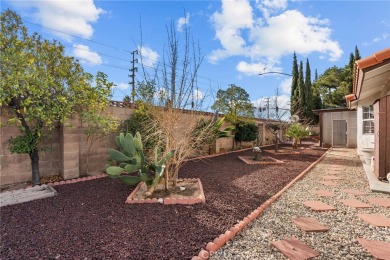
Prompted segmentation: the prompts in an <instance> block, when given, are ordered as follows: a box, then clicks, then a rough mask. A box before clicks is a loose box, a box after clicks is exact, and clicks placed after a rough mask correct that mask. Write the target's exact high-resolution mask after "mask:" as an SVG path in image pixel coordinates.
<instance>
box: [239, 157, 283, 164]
mask: <svg viewBox="0 0 390 260" xmlns="http://www.w3.org/2000/svg"><path fill="white" fill-rule="evenodd" d="M245 157H250V156H238V159H240V160H241V161H243V162H244V163H246V164H281V163H284V161H281V160H278V159H275V158H272V157H271V156H264V157H265V158H268V159H270V160H271V161H272V162H262V161H254V160H252V161H251V160H248V159H247V158H245Z"/></svg>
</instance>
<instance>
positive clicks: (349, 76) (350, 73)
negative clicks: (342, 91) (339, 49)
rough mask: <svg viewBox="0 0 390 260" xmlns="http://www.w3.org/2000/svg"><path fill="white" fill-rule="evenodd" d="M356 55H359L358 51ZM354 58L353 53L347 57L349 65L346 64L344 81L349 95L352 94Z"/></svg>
mask: <svg viewBox="0 0 390 260" xmlns="http://www.w3.org/2000/svg"><path fill="white" fill-rule="evenodd" d="M358 54H359V50H358ZM355 61H356V59H355V56H354V55H353V53H352V52H351V54H350V55H349V64H348V70H347V73H348V74H347V77H346V81H347V82H348V92H349V93H352V92H353V68H354V66H355Z"/></svg>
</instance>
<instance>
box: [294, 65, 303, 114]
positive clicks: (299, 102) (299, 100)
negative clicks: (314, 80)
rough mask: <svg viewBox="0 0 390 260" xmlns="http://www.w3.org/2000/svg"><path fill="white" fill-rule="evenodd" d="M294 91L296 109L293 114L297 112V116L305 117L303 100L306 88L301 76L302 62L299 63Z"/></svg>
mask: <svg viewBox="0 0 390 260" xmlns="http://www.w3.org/2000/svg"><path fill="white" fill-rule="evenodd" d="M295 92H296V94H295V95H296V101H295V102H296V111H295V114H298V116H299V118H301V119H303V118H305V111H306V109H305V106H306V104H305V101H306V89H305V81H304V76H303V62H302V61H301V62H300V63H299V77H298V87H297V89H296V90H295Z"/></svg>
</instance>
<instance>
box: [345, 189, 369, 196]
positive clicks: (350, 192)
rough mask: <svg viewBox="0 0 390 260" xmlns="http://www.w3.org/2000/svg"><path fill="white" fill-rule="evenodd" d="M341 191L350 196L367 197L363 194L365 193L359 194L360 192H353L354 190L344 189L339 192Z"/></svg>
mask: <svg viewBox="0 0 390 260" xmlns="http://www.w3.org/2000/svg"><path fill="white" fill-rule="evenodd" d="M341 191H342V192H345V193H348V194H351V195H367V193H365V192H361V191H358V190H354V189H346V190H341Z"/></svg>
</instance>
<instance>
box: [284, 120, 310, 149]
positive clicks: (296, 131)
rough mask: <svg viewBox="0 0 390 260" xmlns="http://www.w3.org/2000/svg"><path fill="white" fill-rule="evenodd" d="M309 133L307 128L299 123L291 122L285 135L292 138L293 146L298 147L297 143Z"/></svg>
mask: <svg viewBox="0 0 390 260" xmlns="http://www.w3.org/2000/svg"><path fill="white" fill-rule="evenodd" d="M309 134H310V132H309V130H308V129H307V128H306V127H304V126H303V125H301V124H300V123H294V124H291V125H290V126H289V127H288V129H287V133H286V135H287V136H288V137H290V138H293V148H295V149H296V148H298V143H299V140H300V139H301V138H304V137H306V136H308V135H309Z"/></svg>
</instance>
